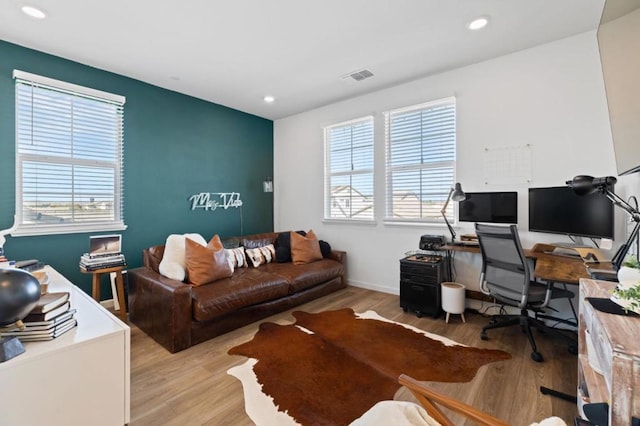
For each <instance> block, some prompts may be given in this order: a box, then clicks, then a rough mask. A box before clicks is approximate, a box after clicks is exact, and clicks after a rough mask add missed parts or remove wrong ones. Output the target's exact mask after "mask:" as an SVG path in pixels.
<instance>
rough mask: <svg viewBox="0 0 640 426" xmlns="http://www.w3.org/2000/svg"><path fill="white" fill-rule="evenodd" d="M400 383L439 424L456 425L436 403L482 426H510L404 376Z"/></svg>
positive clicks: (399, 380)
mask: <svg viewBox="0 0 640 426" xmlns="http://www.w3.org/2000/svg"><path fill="white" fill-rule="evenodd" d="M398 382H399V383H400V384H401V385H403V386H405V387H406V388H407V389H409V390H410V391H411V393H413V395H414V396H415V397H416V399H417V400H418V402H420V404H421V405H422V406H423V407H424V408H425V410H427V413H429V415H430V416H431V417H433V418H434V419H435V420H436V421H437V422H438V423H440V424H442V425H446V426H455V425H454V423H453V422H452V421H451V420H449V418H448V417H447V416H446V415H445V414H444V413H443V412H442V410H441V409H440V407H438V406H437V405H435V404H436V403H437V404H439V405H441V406H443V407H446V408H448V409H450V410H453V411H455V412H457V413H460V414H462V415H464V416H465V417H467V418H469V419H471V420H473V421H475V422H476V423H478V424H481V425H488V426H508V423H507V422H505V421H503V420H500V419H498V418H496V417H493V416H491V415H489V414H487V413H485V412H482V411H480V410H478V409H476V408H473V407H472V406H470V405H467V404H465V403H463V402H460V401H457V400H455V399H453V398H450V397H448V396H445V395H442V394H440V393H438V392H436V391H434V390H431V389H428V388H426V387H425V386H424V385H423V384H422V383H420V382H418V381H417V380H415V379H413V378H411V377H409V376H407V375H405V374H402V375H400V378H399V379H398Z"/></svg>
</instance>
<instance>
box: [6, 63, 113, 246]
mask: <svg viewBox="0 0 640 426" xmlns="http://www.w3.org/2000/svg"><path fill="white" fill-rule="evenodd" d="M14 78H15V97H16V219H17V224H18V230H17V231H16V232H15V234H17V235H40V234H54V233H71V232H87V231H104V230H117V229H125V226H124V221H123V183H124V182H123V180H124V179H123V123H124V102H125V98H123V97H121V96H118V95H113V94H109V93H105V92H100V91H97V90H94V89H90V88H84V87H82V86H76V85H72V84H69V83H66V82H61V81H57V80H53V79H49V78H46V77H42V76H37V75H34V74H29V73H24V72H22V71H17V70H16V71H14Z"/></svg>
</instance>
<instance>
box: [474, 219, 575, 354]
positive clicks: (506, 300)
mask: <svg viewBox="0 0 640 426" xmlns="http://www.w3.org/2000/svg"><path fill="white" fill-rule="evenodd" d="M476 234H477V235H478V241H479V242H480V250H481V252H482V272H481V274H480V289H481V290H482V292H483V293H485V294H487V295H489V296H491V297H492V298H494V299H496V300H497V301H499V302H500V303H502V304H503V305H508V306H513V307H517V308H519V309H520V315H500V316H499V318H497V319H495V318H494V319H492V320H491V322H490V323H489V325H487V326H485V327H483V328H482V333H481V335H480V337H481V338H482V340H487V339H488V336H487V330H491V329H493V328H501V327H508V326H511V325H516V324H519V325H520V327H521V328H522V330H523V331H524V332H525V333H526V334H527V337H528V338H529V343H530V344H531V348H532V349H533V352H531V358H532V359H533V360H534V361H536V362H542V360H543V358H542V355H541V354H540V352H538V348H537V346H536V342H535V340H534V338H533V334H532V333H531V327H534V328H536V329H538V330H540V331H543V332H551V333H553V334H557V335H559V336H561V337H563V338H566V337H567V336H565V335H564V334H563V333H560V332H559V331H558V330H556V329H554V328H551V327H548V326H547V325H546V324H545V323H544V322H543V321H542V320H541V319H539V318H538V315H539V314H541V313H542V312H544V309H545V308H546V307H547V305H548V304H549V301H551V300H552V299H558V298H572V297H573V296H574V295H573V293H572V292H570V291H567V290H561V289H556V288H554V287H553V285H552V283H548V284H541V283H538V282H535V281H533V279H532V278H533V273H532V271H531V268H532V266H531V265H530V264H529V260H528V259H527V258H526V257H525V255H524V250H523V249H522V245H521V244H520V237H519V236H518V229H517V228H516V226H515V225H510V226H497V225H485V224H479V223H476ZM530 312H531V313H532V314H533V315H531V314H530Z"/></svg>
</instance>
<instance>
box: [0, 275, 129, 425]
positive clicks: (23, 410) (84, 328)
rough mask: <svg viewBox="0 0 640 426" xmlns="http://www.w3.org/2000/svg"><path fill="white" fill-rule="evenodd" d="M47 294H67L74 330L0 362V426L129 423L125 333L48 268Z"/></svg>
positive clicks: (120, 325) (115, 320) (30, 345)
mask: <svg viewBox="0 0 640 426" xmlns="http://www.w3.org/2000/svg"><path fill="white" fill-rule="evenodd" d="M45 270H46V272H47V273H48V274H49V277H50V281H51V284H50V285H49V291H50V292H57V291H68V292H70V293H71V307H72V308H75V309H76V310H77V312H76V315H75V317H76V318H77V320H78V326H77V327H75V328H73V329H72V330H71V331H68V332H67V333H65V334H63V335H62V336H60V337H58V338H56V339H53V340H51V341H46V342H25V343H24V346H25V349H26V351H25V352H24V353H23V354H21V355H18V356H17V357H15V358H13V359H10V360H9V361H6V362H4V363H0V424H2V425H3V426H18V425H20V426H30V425H51V426H57V425H61V426H62V425H65V426H67V425H92V426H97V425H108V426H115V425H123V424H127V423H129V411H130V407H129V403H130V336H131V334H130V329H129V326H127V325H126V324H125V323H123V322H122V321H120V320H119V319H118V318H117V317H116V316H114V315H113V314H111V313H109V312H108V311H107V310H106V309H104V308H103V307H102V306H101V305H100V304H98V303H97V302H95V301H94V300H93V299H92V298H91V296H89V295H88V294H86V293H84V292H83V291H82V290H81V289H79V288H78V287H76V286H75V285H73V284H71V282H69V281H68V280H67V279H66V278H65V277H63V276H62V275H60V274H59V273H58V272H57V271H55V270H54V269H53V268H51V267H49V266H47V267H46V268H45Z"/></svg>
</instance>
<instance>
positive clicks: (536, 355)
mask: <svg viewBox="0 0 640 426" xmlns="http://www.w3.org/2000/svg"><path fill="white" fill-rule="evenodd" d="M531 359H532V360H534V361H535V362H542V361H544V359H543V358H542V354H541V353H540V352H536V351H533V352H531Z"/></svg>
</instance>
